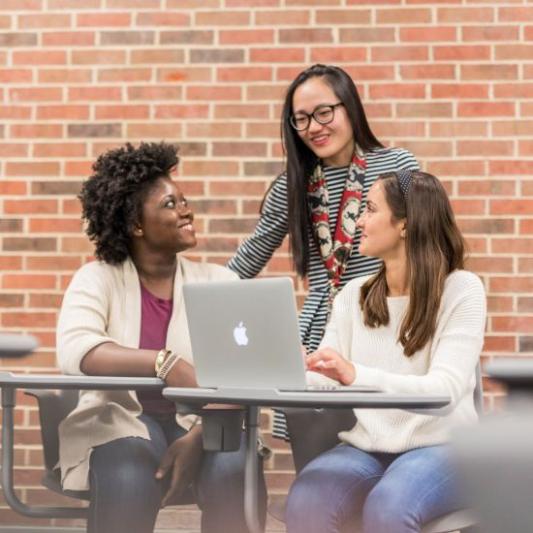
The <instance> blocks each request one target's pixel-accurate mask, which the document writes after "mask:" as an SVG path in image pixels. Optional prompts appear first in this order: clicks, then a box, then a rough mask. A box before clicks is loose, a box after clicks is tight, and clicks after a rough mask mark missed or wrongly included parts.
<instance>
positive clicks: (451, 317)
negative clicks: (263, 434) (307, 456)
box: [287, 170, 486, 533]
mask: <svg viewBox="0 0 533 533" xmlns="http://www.w3.org/2000/svg"><path fill="white" fill-rule="evenodd" d="M357 226H358V228H360V230H361V244H360V247H359V253H361V254H363V255H365V256H371V257H377V258H380V259H381V260H382V261H383V263H382V266H381V268H380V269H379V271H378V272H377V273H376V274H375V275H372V276H370V277H365V278H358V279H355V280H353V281H351V282H350V283H348V284H347V285H346V287H345V288H344V289H343V291H342V292H341V293H340V294H339V296H338V297H337V298H336V299H335V302H334V305H333V312H332V316H331V320H330V322H329V324H328V326H327V328H326V333H325V335H324V339H323V340H322V343H321V345H320V347H319V349H318V350H317V351H316V352H314V353H313V354H311V355H310V356H309V358H308V359H307V366H308V369H309V370H313V371H315V372H318V373H320V374H322V375H324V376H327V377H328V378H332V379H335V380H337V381H338V382H339V383H341V384H344V385H350V384H358V385H359V384H361V385H371V386H378V387H379V388H381V389H383V390H384V391H386V392H391V393H413V394H416V393H426V394H445V395H449V396H450V397H451V403H450V405H449V406H447V407H446V408H445V409H444V410H442V411H441V412H439V413H438V414H431V415H429V414H416V413H408V412H403V411H400V410H359V409H356V410H355V412H356V416H357V423H356V425H355V426H354V427H353V428H352V429H351V430H350V431H345V432H342V433H341V434H340V437H341V441H342V443H341V444H340V445H339V446H337V447H335V448H333V449H331V450H329V451H327V452H325V453H323V454H322V455H320V456H319V457H317V458H316V459H315V460H313V461H311V462H310V463H309V464H308V465H307V466H306V467H305V468H304V469H303V470H302V472H301V473H300V474H299V476H298V478H297V479H296V481H295V483H294V484H293V486H292V488H291V491H290V494H289V500H288V506H287V530H288V531H289V532H290V533H296V532H300V531H302V532H303V531H305V532H306V533H312V532H314V531H316V532H320V533H330V532H337V531H343V530H344V528H346V527H350V526H352V524H354V523H356V522H357V521H361V524H362V531H363V532H364V533H384V532H391V531H394V533H407V532H409V533H412V532H417V531H420V528H421V527H422V525H423V524H424V523H426V522H428V521H430V520H432V519H433V518H436V517H437V516H440V515H442V514H446V513H448V512H451V511H454V510H456V509H458V508H461V507H462V506H463V505H464V503H463V502H462V501H461V497H460V491H459V490H457V486H456V480H455V476H454V473H453V469H452V467H451V464H450V461H449V457H448V450H447V446H446V442H447V440H448V437H449V431H450V430H451V429H452V428H454V427H456V426H458V425H461V424H469V423H472V422H474V421H475V420H476V418H477V416H476V411H475V408H474V398H473V391H474V387H475V368H476V364H477V362H478V360H479V355H480V352H481V348H482V344H483V330H484V326H485V316H486V302H485V294H484V290H483V286H482V284H481V281H480V280H479V278H478V277H477V276H475V275H474V274H472V273H471V272H468V271H465V270H463V266H464V242H463V238H462V236H461V233H460V231H459V229H458V227H457V225H456V223H455V219H454V216H453V212H452V209H451V206H450V202H449V200H448V197H447V195H446V191H445V190H444V188H443V186H442V185H441V183H440V182H439V181H438V179H437V178H435V177H434V176H432V175H431V174H427V173H425V172H419V171H409V170H403V171H399V172H391V173H387V174H383V175H381V176H380V177H379V178H378V180H377V181H376V182H375V183H374V185H372V187H371V189H370V191H369V193H368V198H367V205H366V209H365V211H364V212H363V214H362V215H361V217H360V218H359V219H358V221H357Z"/></svg>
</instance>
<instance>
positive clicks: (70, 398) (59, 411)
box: [25, 389, 79, 471]
mask: <svg viewBox="0 0 533 533" xmlns="http://www.w3.org/2000/svg"><path fill="white" fill-rule="evenodd" d="M25 393H26V394H28V395H29V396H33V397H35V398H36V399H37V402H38V404H39V421H40V423H41V439H42V443H43V456H44V464H45V466H46V469H47V470H49V471H52V470H53V469H54V468H55V466H56V465H57V462H58V461H59V434H58V428H59V424H60V423H61V421H62V420H63V419H64V418H65V417H66V416H67V415H68V414H69V413H70V412H71V411H72V410H73V409H74V407H76V405H77V403H78V396H79V393H78V391H77V390H61V391H53V390H40V389H29V390H26V391H25Z"/></svg>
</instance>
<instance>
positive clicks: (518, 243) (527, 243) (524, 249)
mask: <svg viewBox="0 0 533 533" xmlns="http://www.w3.org/2000/svg"><path fill="white" fill-rule="evenodd" d="M492 250H493V252H494V253H497V254H502V253H503V254H530V253H531V251H532V250H533V241H532V240H531V238H529V239H513V238H510V237H506V238H502V239H498V238H493V239H492Z"/></svg>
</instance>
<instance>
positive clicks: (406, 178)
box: [396, 168, 412, 199]
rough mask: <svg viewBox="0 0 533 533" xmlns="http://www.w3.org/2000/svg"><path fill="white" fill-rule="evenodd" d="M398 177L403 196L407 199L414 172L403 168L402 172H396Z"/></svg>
mask: <svg viewBox="0 0 533 533" xmlns="http://www.w3.org/2000/svg"><path fill="white" fill-rule="evenodd" d="M396 176H397V177H398V183H399V184H400V189H401V190H402V193H403V196H404V198H405V199H407V194H408V193H409V188H410V187H411V177H412V172H411V171H410V170H409V169H407V168H402V169H401V170H398V171H396Z"/></svg>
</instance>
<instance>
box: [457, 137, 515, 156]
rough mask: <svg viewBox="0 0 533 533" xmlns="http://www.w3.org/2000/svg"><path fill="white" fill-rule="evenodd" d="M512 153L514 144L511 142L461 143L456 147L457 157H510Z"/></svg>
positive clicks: (477, 141) (478, 141)
mask: <svg viewBox="0 0 533 533" xmlns="http://www.w3.org/2000/svg"><path fill="white" fill-rule="evenodd" d="M513 153H514V143H513V142H512V141H480V140H476V141H461V142H460V143H458V145H457V155H460V156H463V155H469V156H479V155H486V156H489V157H491V156H499V155H503V156H506V155H509V156H510V155H513Z"/></svg>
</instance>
